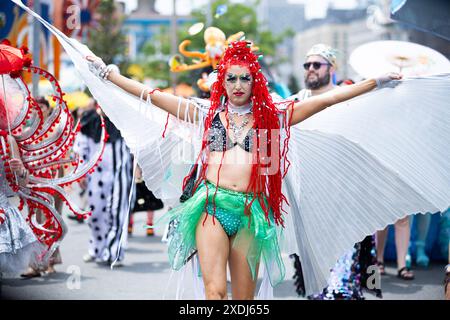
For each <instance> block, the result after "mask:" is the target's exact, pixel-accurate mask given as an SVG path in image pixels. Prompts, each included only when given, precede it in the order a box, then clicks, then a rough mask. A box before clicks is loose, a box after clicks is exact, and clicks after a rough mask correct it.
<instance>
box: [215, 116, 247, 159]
mask: <svg viewBox="0 0 450 320" xmlns="http://www.w3.org/2000/svg"><path fill="white" fill-rule="evenodd" d="M219 114H220V113H217V114H216V116H215V117H214V119H213V121H212V124H211V129H210V130H209V132H208V145H209V150H210V151H219V152H223V151H226V150H230V149H231V148H233V147H235V146H236V145H238V146H239V147H241V148H242V149H244V150H245V151H247V152H252V150H253V136H254V129H253V128H251V129H250V130H249V131H248V132H247V135H246V136H245V138H244V139H243V140H242V142H239V141H236V142H233V141H231V139H230V137H229V135H227V129H226V128H225V126H224V124H223V123H222V121H221V120H220V115H219Z"/></svg>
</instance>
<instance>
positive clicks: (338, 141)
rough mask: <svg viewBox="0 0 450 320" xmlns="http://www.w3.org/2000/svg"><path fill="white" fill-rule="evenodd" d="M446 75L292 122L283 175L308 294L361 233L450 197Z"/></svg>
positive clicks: (442, 204) (439, 207) (449, 81)
mask: <svg viewBox="0 0 450 320" xmlns="http://www.w3.org/2000/svg"><path fill="white" fill-rule="evenodd" d="M449 101H450V75H448V74H447V75H441V76H431V77H426V78H415V79H406V80H404V81H401V82H400V83H399V84H398V85H397V86H396V87H395V88H385V89H381V90H376V91H373V92H371V93H368V94H365V95H362V96H359V97H357V98H355V99H352V100H349V101H347V102H345V103H341V104H338V105H335V106H332V107H330V108H328V109H326V110H324V111H322V112H320V113H319V114H316V115H315V116H313V117H311V118H309V119H307V120H306V121H304V122H302V123H300V124H298V125H296V126H294V127H292V128H291V139H290V143H289V160H290V161H291V167H290V169H289V171H288V174H287V177H286V179H285V181H284V183H285V190H286V192H287V195H288V198H289V201H290V208H289V211H290V214H291V215H292V220H293V223H294V225H295V229H296V230H295V231H296V232H295V235H296V237H297V244H298V250H299V255H300V258H301V262H302V267H303V273H304V277H305V286H306V292H307V294H309V293H317V292H321V291H322V289H323V288H324V287H325V285H326V279H327V278H328V277H329V271H330V269H331V268H332V267H333V266H334V264H335V262H336V260H337V259H338V258H339V256H340V255H341V254H342V253H344V252H345V251H346V250H348V249H351V248H352V247H353V245H354V244H355V243H356V242H359V241H361V240H363V239H364V237H365V236H366V235H370V234H373V233H374V232H375V231H376V230H380V229H383V228H384V227H385V226H386V225H387V224H391V223H394V222H395V221H397V220H398V219H400V218H402V217H404V216H406V215H409V214H415V213H419V212H420V213H426V212H433V213H434V212H439V211H441V212H443V211H445V210H446V209H447V208H448V207H449V203H450V103H449Z"/></svg>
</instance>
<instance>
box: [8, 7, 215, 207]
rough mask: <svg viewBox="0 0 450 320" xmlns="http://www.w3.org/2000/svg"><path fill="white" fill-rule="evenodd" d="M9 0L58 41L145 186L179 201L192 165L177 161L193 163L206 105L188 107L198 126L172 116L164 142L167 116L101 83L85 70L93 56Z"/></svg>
mask: <svg viewBox="0 0 450 320" xmlns="http://www.w3.org/2000/svg"><path fill="white" fill-rule="evenodd" d="M11 1H13V2H14V3H16V4H17V5H19V6H20V7H21V8H22V9H24V10H26V11H27V12H28V13H29V14H30V15H32V16H34V17H35V18H37V19H38V20H39V21H40V22H41V23H42V24H43V25H44V26H45V27H46V28H47V29H49V30H50V32H52V33H53V34H54V35H55V36H56V37H57V38H58V40H59V42H60V44H61V45H62V46H63V48H64V49H65V51H66V53H67V54H68V56H69V57H70V59H71V60H72V62H73V63H74V65H75V67H76V69H77V70H78V71H79V74H80V77H81V78H82V79H83V81H84V82H85V84H86V85H87V86H88V88H89V90H90V91H91V93H92V95H93V96H94V98H95V99H96V100H97V101H98V103H99V105H100V106H101V107H102V110H103V111H104V112H105V114H106V115H107V116H108V117H109V119H110V120H111V121H112V122H113V123H114V125H115V126H116V127H117V128H118V129H119V130H120V132H121V134H122V136H123V137H124V139H125V141H126V143H127V145H128V147H129V148H130V150H131V152H132V153H133V154H134V156H135V157H136V159H137V161H138V164H139V165H140V167H141V169H142V172H143V178H144V180H145V183H146V186H147V187H148V188H149V189H150V190H152V191H153V192H154V193H155V196H157V197H160V198H163V199H174V198H177V197H179V196H180V195H181V183H182V180H183V178H184V175H185V174H186V173H187V170H188V169H189V168H190V166H191V165H192V163H191V162H189V161H187V162H186V163H183V162H180V157H179V156H181V157H182V158H181V159H182V161H184V160H185V159H187V158H189V159H192V150H193V149H198V146H197V145H195V144H194V143H193V141H199V139H198V137H199V135H200V134H201V133H200V132H201V130H202V128H201V127H202V123H203V119H204V115H205V113H206V109H207V105H208V103H207V102H205V101H204V102H203V103H202V106H199V105H198V104H197V103H196V102H198V101H195V102H194V101H193V102H192V105H193V106H195V107H196V114H197V115H198V119H199V121H198V123H200V126H198V125H193V124H188V123H186V122H183V121H179V120H177V119H175V117H171V118H170V120H169V127H168V129H167V134H166V137H165V139H163V138H162V133H163V131H164V127H165V123H166V117H167V113H166V112H165V111H162V110H161V109H159V108H157V107H155V106H153V105H152V104H151V101H142V100H141V99H139V98H137V97H135V96H132V95H130V94H128V93H126V92H125V91H123V90H122V89H120V88H119V87H117V86H115V85H114V84H112V83H109V82H104V81H102V80H100V79H99V78H98V77H96V76H95V75H94V74H92V73H91V72H90V71H89V65H88V62H87V60H86V59H85V57H86V56H94V54H93V53H92V52H91V51H90V50H89V48H88V47H86V46H85V45H83V44H81V43H79V42H78V41H76V40H75V39H71V38H68V37H66V36H65V35H64V34H63V33H62V32H61V31H59V30H58V29H57V28H55V27H54V26H52V25H51V24H49V23H48V22H46V21H45V20H44V19H42V18H41V17H40V16H39V15H37V14H36V13H34V12H33V11H32V10H30V9H28V8H27V7H26V6H25V5H23V4H22V3H21V1H19V0H11ZM205 105H206V107H205ZM197 111H198V112H197ZM179 118H181V119H183V118H184V119H186V120H189V119H188V114H187V113H186V114H180V116H179ZM191 120H192V119H191ZM191 122H192V121H191ZM200 141H201V139H200ZM185 152H186V153H185ZM177 155H178V158H177Z"/></svg>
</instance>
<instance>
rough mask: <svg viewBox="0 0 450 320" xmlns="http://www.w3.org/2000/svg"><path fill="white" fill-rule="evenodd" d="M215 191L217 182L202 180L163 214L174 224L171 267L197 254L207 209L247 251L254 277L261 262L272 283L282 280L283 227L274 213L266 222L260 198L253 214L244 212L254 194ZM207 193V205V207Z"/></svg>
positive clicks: (171, 242) (170, 251) (226, 190)
mask: <svg viewBox="0 0 450 320" xmlns="http://www.w3.org/2000/svg"><path fill="white" fill-rule="evenodd" d="M207 189H208V190H207ZM207 191H208V192H207ZM215 191H216V186H215V185H214V184H212V183H210V182H206V183H202V184H201V185H200V186H199V187H198V188H197V190H196V192H195V193H194V194H193V195H192V197H191V198H189V199H188V200H187V201H185V202H183V203H182V204H181V205H180V206H178V207H176V208H174V209H172V210H170V211H169V212H168V213H167V214H166V215H164V217H163V219H164V220H165V221H166V222H170V223H171V224H172V226H173V228H172V229H171V231H170V232H169V239H168V246H169V247H168V254H169V261H170V264H171V266H172V268H173V269H174V270H179V269H180V268H181V267H183V265H184V264H185V263H186V262H187V260H188V259H189V258H190V257H192V255H193V254H194V253H195V251H196V239H195V235H196V230H197V228H202V222H201V221H200V219H201V217H202V215H203V213H204V212H207V213H208V219H211V218H213V217H212V216H213V215H214V218H215V219H216V220H218V221H219V222H220V224H221V225H222V227H223V229H224V231H225V232H226V233H227V234H228V236H234V238H233V247H234V248H237V249H242V250H245V251H246V257H247V262H248V265H249V268H250V271H251V273H252V276H253V279H255V278H256V272H257V267H258V264H259V263H260V261H262V262H263V263H264V266H265V267H266V270H267V271H268V274H269V278H270V283H271V284H272V286H275V285H276V284H278V283H279V282H281V281H282V280H283V279H284V275H285V267H284V264H283V261H282V258H281V253H280V248H279V237H280V235H281V232H282V228H280V227H277V226H276V225H275V223H274V221H273V217H272V216H270V218H269V220H270V223H269V222H268V221H267V219H266V216H265V214H264V210H263V209H262V208H261V205H260V204H259V202H258V201H257V200H255V201H253V203H252V205H251V207H250V213H251V214H250V216H248V215H246V214H244V208H245V203H246V199H247V198H248V201H247V202H250V200H251V199H252V194H251V193H245V192H237V191H232V190H228V189H225V188H221V187H217V193H216V195H215V198H214V200H213V197H214V193H215ZM207 196H208V205H206V208H205V204H206V197H207ZM213 201H214V202H213ZM214 205H215V212H214Z"/></svg>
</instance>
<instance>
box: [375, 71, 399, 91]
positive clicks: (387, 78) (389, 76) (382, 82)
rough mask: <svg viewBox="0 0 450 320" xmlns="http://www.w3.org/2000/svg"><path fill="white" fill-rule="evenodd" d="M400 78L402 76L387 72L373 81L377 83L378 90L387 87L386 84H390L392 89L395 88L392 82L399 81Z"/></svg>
mask: <svg viewBox="0 0 450 320" xmlns="http://www.w3.org/2000/svg"><path fill="white" fill-rule="evenodd" d="M402 78H403V76H402V75H401V74H400V73H396V72H388V73H386V74H384V75H382V76H380V77H377V78H375V81H376V82H377V87H378V88H384V87H386V86H387V85H386V84H388V83H390V84H392V87H395V85H394V83H393V82H392V80H401V79H402ZM389 86H390V85H389Z"/></svg>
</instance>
